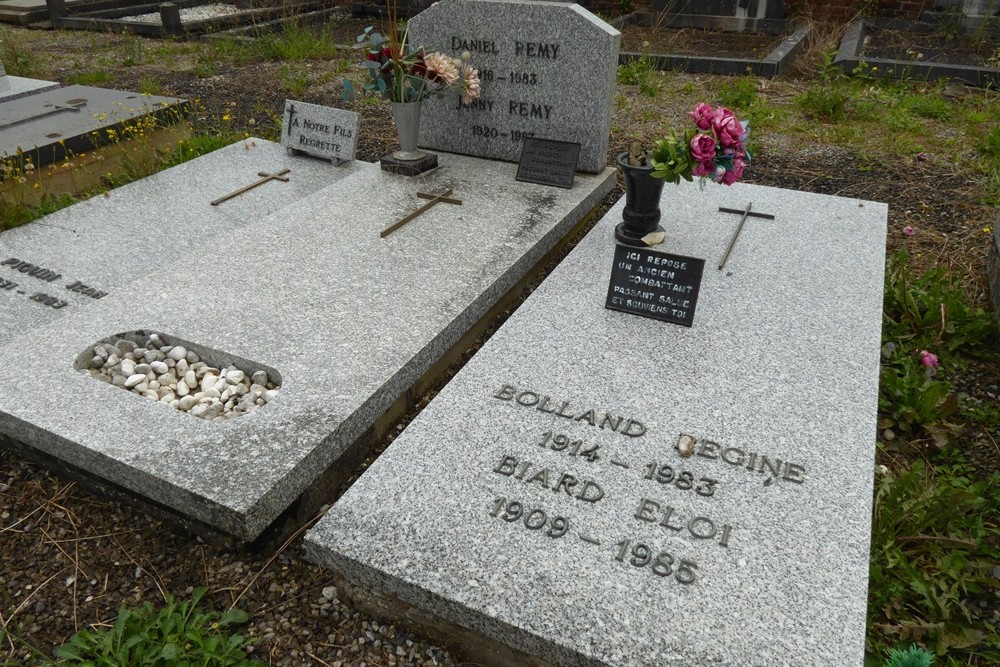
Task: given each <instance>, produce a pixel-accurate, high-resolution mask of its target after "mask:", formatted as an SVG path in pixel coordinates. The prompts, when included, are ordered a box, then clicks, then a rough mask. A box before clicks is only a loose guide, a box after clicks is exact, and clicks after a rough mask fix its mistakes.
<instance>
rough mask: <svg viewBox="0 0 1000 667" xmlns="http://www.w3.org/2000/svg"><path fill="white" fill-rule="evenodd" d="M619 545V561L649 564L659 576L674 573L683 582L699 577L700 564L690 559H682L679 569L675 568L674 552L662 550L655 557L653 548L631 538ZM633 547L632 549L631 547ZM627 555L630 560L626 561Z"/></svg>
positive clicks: (689, 581) (667, 575)
mask: <svg viewBox="0 0 1000 667" xmlns="http://www.w3.org/2000/svg"><path fill="white" fill-rule="evenodd" d="M615 546H616V547H618V553H617V554H615V560H616V561H618V562H619V563H625V562H628V563H629V564H630V565H633V566H634V567H646V566H647V565H652V567H651V568H650V569H651V570H652V571H653V574H655V575H656V576H658V577H669V576H670V575H674V579H676V580H677V581H679V582H680V583H682V584H693V583H694V582H695V580H696V579H697V576H695V573H694V571H695V570H696V569H697V568H698V566H697V565H696V564H695V563H693V562H692V561H689V560H681V561H680V563H679V564H678V565H677V569H674V557H673V555H672V554H670V553H668V552H666V551H661V552H660V553H659V555H658V556H656V557H655V558H654V557H653V550H652V549H651V548H649V547H648V546H647V545H645V544H643V543H642V542H637V543H636V544H634V545H633V544H632V541H631V540H622V541H621V542H618V543H617V544H616V545H615ZM629 547H631V549H629ZM626 557H629V558H628V561H626V560H625V559H626Z"/></svg>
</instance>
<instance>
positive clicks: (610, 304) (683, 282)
mask: <svg viewBox="0 0 1000 667" xmlns="http://www.w3.org/2000/svg"><path fill="white" fill-rule="evenodd" d="M704 270H705V260H703V259H696V258H694V257H684V256H683V255H669V254H667V253H665V252H655V251H653V250H648V249H645V248H636V247H633V246H625V245H618V246H616V247H615V262H614V266H613V267H612V269H611V283H610V284H609V285H608V300H607V303H605V304H604V307H605V308H610V309H611V310H620V311H621V312H623V313H631V314H633V315H642V316H643V317H649V318H652V319H654V320H663V321H664V322H673V323H674V324H681V325H683V326H686V327H689V326H691V324H692V323H693V322H694V309H695V306H696V305H697V304H698V291H699V290H700V289H701V275H702V273H703V272H704Z"/></svg>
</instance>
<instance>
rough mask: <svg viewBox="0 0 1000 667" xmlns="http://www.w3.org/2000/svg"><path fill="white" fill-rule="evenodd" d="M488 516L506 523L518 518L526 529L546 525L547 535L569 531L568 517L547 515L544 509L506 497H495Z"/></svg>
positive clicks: (539, 527)
mask: <svg viewBox="0 0 1000 667" xmlns="http://www.w3.org/2000/svg"><path fill="white" fill-rule="evenodd" d="M490 516H492V517H499V518H501V519H503V520H504V521H506V522H507V523H514V522H515V521H518V520H523V521H524V527H525V528H527V529H528V530H541V529H542V528H545V527H546V526H548V529H547V530H546V531H545V534H546V535H548V536H549V537H562V536H563V535H565V534H566V533H567V532H569V519H567V518H566V517H564V516H553V517H551V518H550V517H549V515H548V514H546V512H545V510H543V509H541V508H538V507H536V508H534V509H532V508H530V507H525V506H524V504H523V503H521V502H519V501H517V500H510V501H508V500H507V498H503V497H500V498H497V499H496V500H495V501H493V511H492V512H490Z"/></svg>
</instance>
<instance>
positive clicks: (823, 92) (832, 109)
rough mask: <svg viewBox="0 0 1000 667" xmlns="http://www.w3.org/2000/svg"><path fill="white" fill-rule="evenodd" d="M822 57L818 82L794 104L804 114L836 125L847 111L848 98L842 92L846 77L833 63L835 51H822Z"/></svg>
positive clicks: (797, 98) (796, 99)
mask: <svg viewBox="0 0 1000 667" xmlns="http://www.w3.org/2000/svg"><path fill="white" fill-rule="evenodd" d="M822 55H823V62H822V64H821V65H820V70H819V74H820V81H819V82H817V84H815V85H814V86H813V87H812V88H810V89H809V90H807V91H806V92H804V93H802V94H801V95H799V96H798V97H796V98H795V102H796V104H798V105H799V108H800V109H802V111H803V112H804V113H806V114H808V115H810V116H815V117H816V118H819V119H820V120H824V121H826V122H829V123H836V122H838V121H841V120H843V119H844V115H845V113H846V111H847V101H848V96H847V93H846V92H845V90H844V88H845V85H844V80H845V79H846V75H845V74H844V70H843V69H841V67H840V66H839V65H837V64H836V63H835V62H834V61H835V59H836V57H837V52H836V51H833V50H829V51H824V52H823V54H822Z"/></svg>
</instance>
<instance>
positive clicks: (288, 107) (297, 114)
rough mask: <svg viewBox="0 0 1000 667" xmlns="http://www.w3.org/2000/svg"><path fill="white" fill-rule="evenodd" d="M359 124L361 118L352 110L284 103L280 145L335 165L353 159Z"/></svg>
mask: <svg viewBox="0 0 1000 667" xmlns="http://www.w3.org/2000/svg"><path fill="white" fill-rule="evenodd" d="M360 123H361V121H360V116H358V114H356V113H354V112H353V111H344V110H343V109H334V108H332V107H324V106H320V105H318V104H308V103H306V102H299V101H298V100H285V115H284V118H283V119H282V123H281V145H282V146H284V147H285V148H287V149H289V150H292V151H298V152H300V153H306V154H307V155H314V156H316V157H321V158H326V159H328V160H333V161H334V162H335V163H336V162H338V161H340V160H353V159H354V153H355V152H356V151H357V148H358V131H359V130H358V128H359V126H360Z"/></svg>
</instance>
